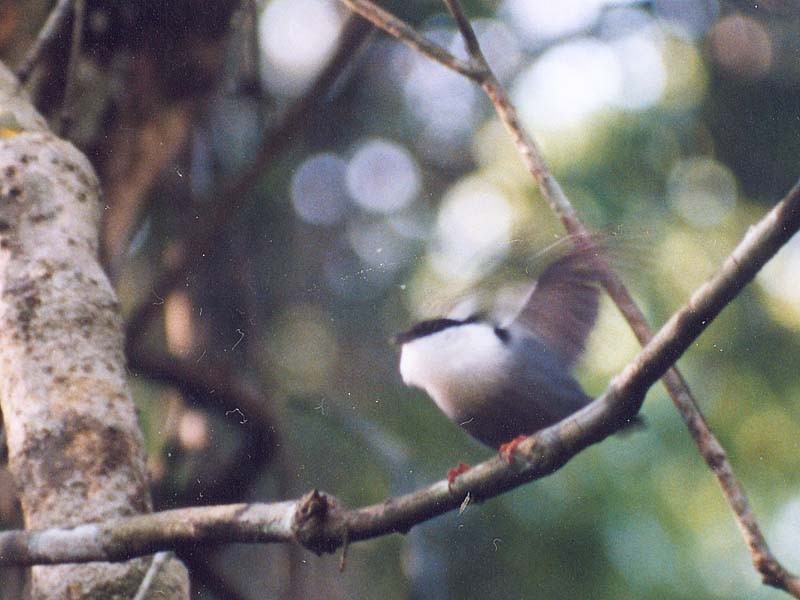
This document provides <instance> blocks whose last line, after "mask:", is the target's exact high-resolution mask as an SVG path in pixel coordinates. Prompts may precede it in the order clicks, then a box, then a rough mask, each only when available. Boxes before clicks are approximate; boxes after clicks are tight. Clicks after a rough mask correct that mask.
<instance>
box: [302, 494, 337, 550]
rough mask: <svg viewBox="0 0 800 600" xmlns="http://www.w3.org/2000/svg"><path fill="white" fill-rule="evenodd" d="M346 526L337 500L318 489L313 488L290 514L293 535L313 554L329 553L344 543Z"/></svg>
mask: <svg viewBox="0 0 800 600" xmlns="http://www.w3.org/2000/svg"><path fill="white" fill-rule="evenodd" d="M346 530H347V529H346V526H345V521H344V517H343V516H342V511H341V508H340V506H339V502H338V501H337V500H336V498H334V497H333V496H330V495H328V494H326V493H324V492H320V491H319V490H312V491H310V492H308V493H307V494H306V495H304V496H303V497H302V498H300V500H299V501H298V503H297V508H295V511H294V516H293V517H292V534H293V535H294V537H295V539H296V540H297V541H298V542H299V543H300V544H301V545H302V546H303V547H305V548H308V549H309V550H311V551H312V552H314V553H315V554H318V555H319V554H323V553H332V552H334V551H336V549H337V548H338V547H339V546H341V545H342V544H343V543H344V538H345V532H346Z"/></svg>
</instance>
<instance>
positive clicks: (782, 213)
mask: <svg viewBox="0 0 800 600" xmlns="http://www.w3.org/2000/svg"><path fill="white" fill-rule="evenodd" d="M798 229H800V185H798V186H795V187H794V188H793V189H792V190H791V191H790V192H789V194H788V195H787V196H786V198H784V199H783V200H782V201H781V202H779V203H778V204H777V205H776V206H775V207H774V208H773V209H772V210H771V211H769V213H768V214H767V215H766V216H765V217H764V218H762V219H761V220H760V221H759V223H758V224H756V225H755V226H754V227H752V228H751V229H750V231H749V232H748V233H747V235H746V236H745V237H744V239H743V240H742V241H741V242H740V243H739V245H738V246H737V247H736V248H735V249H734V251H733V252H732V254H731V255H730V256H729V257H728V259H727V260H726V261H725V262H724V263H723V265H722V267H720V269H719V270H718V271H717V272H716V273H715V274H714V276H713V277H712V278H711V279H710V280H709V281H708V282H706V283H705V284H703V285H702V286H700V288H698V289H697V290H696V291H695V292H694V293H693V294H692V296H691V298H690V299H689V301H688V302H687V303H686V304H685V305H684V306H683V307H682V308H681V309H680V310H679V311H678V312H676V313H675V314H674V315H673V316H672V317H671V318H670V319H669V321H667V323H666V324H665V325H664V327H662V328H661V330H660V331H659V332H658V333H657V334H656V335H655V336H653V339H652V340H651V342H650V343H649V344H647V346H645V347H644V348H643V349H642V350H641V352H639V354H637V356H636V357H635V358H634V359H633V360H632V361H631V362H630V363H629V364H628V365H627V366H626V367H625V369H623V371H622V372H621V373H620V374H619V375H618V376H617V377H616V378H614V380H613V381H612V383H611V384H610V385H609V387H608V389H607V390H606V391H605V392H604V393H603V395H602V396H600V397H599V398H597V399H596V400H595V401H593V402H592V403H591V404H589V405H588V406H586V407H584V408H583V409H581V410H580V411H578V412H577V413H575V414H574V415H572V416H570V417H567V418H566V419H565V420H563V421H561V422H560V423H557V424H555V425H553V426H552V427H548V428H546V429H543V430H541V431H539V432H538V433H536V434H534V435H532V436H530V437H529V438H527V439H526V440H525V441H523V442H522V443H521V444H520V445H519V446H518V448H517V452H516V454H515V458H516V459H517V460H515V461H513V462H512V463H511V464H509V463H508V462H506V461H505V460H504V459H502V458H500V457H499V456H494V457H493V458H491V459H490V460H487V461H485V462H483V463H480V464H478V465H476V466H474V467H473V468H472V469H470V470H469V471H467V472H466V473H464V474H463V475H461V476H459V477H458V479H456V481H455V482H454V483H453V485H452V486H450V484H449V483H448V482H447V481H446V480H442V481H439V482H437V483H435V484H433V485H431V486H428V487H426V488H423V489H421V490H417V491H416V492H413V493H411V494H407V495H405V496H400V497H397V498H391V499H388V500H386V501H384V502H381V503H378V504H374V505H371V506H365V507H362V508H357V509H352V510H348V509H345V508H343V507H342V506H341V505H340V504H339V503H338V502H337V501H336V499H335V498H333V497H331V496H328V495H326V494H323V493H320V492H318V491H316V490H314V491H313V492H310V493H308V494H306V495H305V496H303V497H302V498H300V499H299V500H292V501H286V502H278V503H272V504H234V505H226V506H211V507H195V508H184V509H177V510H169V511H163V512H159V513H153V514H148V515H137V516H133V517H126V518H121V519H114V520H110V521H105V522H101V523H88V524H84V525H79V526H77V527H74V528H71V529H47V530H41V531H6V532H2V533H0V566H3V565H33V564H58V563H64V562H91V561H119V560H127V559H129V558H132V557H135V556H143V555H146V554H151V553H153V552H155V551H159V550H167V549H175V548H179V547H181V546H183V545H185V544H187V543H191V544H195V545H196V544H219V543H227V542H243V543H281V542H290V541H296V542H299V543H300V544H302V545H303V546H304V547H306V548H308V549H310V550H312V551H314V552H317V553H322V552H334V551H335V550H336V549H337V548H339V547H341V546H342V545H343V544H344V543H345V541H347V543H348V544H351V543H353V542H356V541H360V540H366V539H370V538H374V537H378V536H382V535H386V534H389V533H396V532H406V531H408V530H409V529H410V528H411V527H413V526H414V525H417V524H419V523H421V522H423V521H426V520H429V519H432V518H433V517H435V516H438V515H441V514H443V513H445V512H449V511H452V510H458V508H459V507H460V506H461V504H462V499H463V498H464V496H465V495H466V494H469V495H470V497H471V498H472V499H474V500H476V501H481V500H485V499H487V498H490V497H493V496H497V495H499V494H501V493H503V492H505V491H507V490H510V489H513V488H515V487H519V486H520V485H523V484H524V483H526V482H529V481H533V480H535V479H541V478H542V477H546V476H547V475H550V474H552V473H553V472H555V471H557V470H558V469H560V468H561V467H562V466H564V465H565V464H566V463H567V462H568V461H569V460H570V459H571V458H572V457H573V456H575V455H576V454H578V453H579V452H580V451H581V450H583V449H585V448H586V447H588V446H590V445H592V444H595V443H597V442H599V441H601V440H603V439H605V438H606V437H608V436H609V435H611V434H612V433H614V432H615V431H616V430H617V429H619V427H620V426H622V425H623V424H624V423H625V422H626V421H627V420H628V419H629V418H631V417H632V416H634V415H635V414H636V413H637V412H638V411H639V409H640V408H641V405H642V402H643V400H644V397H645V394H646V392H647V390H648V389H649V387H650V386H652V385H653V384H654V383H655V382H656V381H658V379H659V378H660V377H661V376H662V375H663V374H664V372H665V371H666V370H667V369H668V368H669V366H670V365H671V364H673V363H674V361H675V360H677V358H678V357H679V356H680V355H681V354H682V353H683V352H685V351H686V350H687V349H688V348H689V347H690V346H691V345H692V344H693V343H694V341H695V340H696V339H697V338H698V337H699V336H700V334H701V333H702V332H703V331H704V330H705V328H706V327H708V325H709V324H710V323H711V321H712V320H713V319H714V318H715V317H716V316H717V315H718V314H719V313H720V312H721V311H722V309H723V308H724V307H725V306H726V305H727V304H728V303H730V302H731V300H733V298H735V297H736V295H737V294H738V293H739V292H741V290H742V289H743V288H744V287H745V286H746V285H747V284H748V283H749V282H750V281H751V280H752V279H753V277H754V276H755V274H756V273H757V272H758V271H759V270H760V269H761V268H762V267H763V266H764V264H766V262H767V261H768V260H769V259H770V258H771V257H772V256H773V255H774V254H775V253H776V252H777V251H778V250H779V249H780V247H781V246H782V245H783V244H784V243H786V241H788V240H789V238H791V237H792V235H793V234H794V233H796V232H797V230H798ZM775 577H776V580H775V581H774V582H772V581H767V583H770V584H771V585H775V584H776V583H778V581H780V586H779V587H781V588H782V589H784V590H786V591H787V592H789V593H790V594H792V595H794V596H798V595H800V580H798V579H797V578H795V577H793V576H791V575H789V574H788V573H786V572H785V571H780V572H776V573H775Z"/></svg>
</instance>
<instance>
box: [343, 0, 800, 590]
mask: <svg viewBox="0 0 800 600" xmlns="http://www.w3.org/2000/svg"><path fill="white" fill-rule="evenodd" d="M341 1H342V2H343V3H344V4H346V5H347V6H349V7H350V8H351V9H353V10H356V11H357V12H358V13H359V14H362V15H364V16H365V17H366V16H367V15H366V13H369V12H377V13H378V14H380V15H381V18H379V19H370V20H371V21H372V22H373V23H375V25H377V26H378V27H381V29H383V30H384V31H386V32H387V33H389V34H390V35H393V36H394V37H396V38H397V39H399V40H401V41H403V42H405V43H410V42H409V34H408V32H405V33H403V34H402V35H401V34H398V33H397V30H398V29H397V27H394V26H392V27H389V26H388V23H389V22H390V20H391V22H392V23H394V22H396V21H398V19H397V18H396V17H394V16H393V15H389V14H388V13H385V11H383V10H382V9H379V8H377V7H375V6H374V5H373V4H372V3H371V2H369V0H360V1H359V2H353V1H352V0H341ZM443 2H444V4H445V5H446V6H447V8H448V10H449V11H450V13H451V14H452V15H453V18H454V20H455V21H456V24H457V26H458V28H459V31H460V32H461V34H462V36H463V37H464V41H465V45H466V47H467V51H468V52H469V54H470V57H471V59H472V63H473V64H474V65H475V73H476V74H477V75H476V76H471V75H469V74H467V73H462V74H464V75H466V76H467V77H469V78H470V79H473V80H474V81H477V82H478V83H479V84H480V85H481V87H482V88H483V90H484V92H485V93H486V95H487V96H488V97H489V100H490V101H491V102H492V105H493V106H494V108H495V111H496V112H497V115H498V116H499V117H500V120H501V121H502V122H503V124H504V125H505V127H506V129H507V130H508V131H509V133H510V134H511V137H512V139H513V140H514V143H515V144H516V146H517V149H518V151H519V153H520V156H521V157H522V160H523V162H524V163H525V166H526V167H527V168H528V171H529V172H530V173H531V175H532V176H533V177H534V179H535V180H536V182H537V184H538V186H539V190H540V191H541V194H542V196H543V197H544V199H545V200H546V201H547V203H548V204H549V205H550V207H551V209H552V210H553V211H554V212H555V213H556V214H557V215H558V216H559V218H560V219H561V221H562V223H563V225H564V227H565V229H566V230H567V231H568V232H569V233H570V234H571V235H575V236H578V237H579V238H582V239H585V240H589V239H590V238H589V234H588V231H587V229H586V227H585V226H584V225H583V223H581V221H580V219H579V218H578V215H577V213H576V212H575V209H574V208H573V207H572V204H571V203H570V202H569V199H568V198H567V197H566V195H565V194H564V192H563V190H562V189H561V186H560V185H559V183H558V181H557V180H556V178H555V177H554V176H553V174H552V172H551V171H550V169H549V168H548V166H547V163H546V162H545V160H544V158H543V157H542V154H541V152H540V151H539V149H538V147H537V146H536V143H535V142H534V141H533V139H532V138H531V137H530V136H529V135H528V134H527V132H526V131H525V130H524V129H523V127H522V125H521V124H520V121H519V117H518V116H517V112H516V109H515V108H514V105H513V104H512V103H511V101H510V99H509V98H508V95H507V94H506V92H505V90H504V89H503V87H502V86H501V85H500V83H499V81H498V80H497V78H496V77H495V75H494V73H493V72H492V71H491V69H490V67H489V65H488V63H487V62H486V59H485V58H484V56H483V53H482V51H481V48H480V44H479V43H478V40H477V36H476V35H475V32H474V31H473V29H472V26H471V25H470V23H469V21H468V19H467V18H466V16H465V15H464V11H463V9H462V8H461V4H460V3H459V2H458V0H443ZM354 5H357V6H354ZM367 18H369V17H367ZM402 29H403V30H404V31H405V29H412V28H411V27H410V26H409V25H407V24H405V23H403V28H402ZM412 31H413V29H412ZM411 45H412V46H413V44H411ZM423 53H424V54H426V55H428V56H431V55H430V54H428V53H426V52H423ZM431 58H433V59H434V60H438V59H437V58H436V57H435V56H431ZM438 62H441V63H442V64H445V65H446V63H444V62H442V61H440V60H438ZM446 66H447V65H446ZM454 70H456V69H454ZM458 72H462V71H458ZM603 285H604V287H605V289H606V290H607V292H608V294H609V296H610V297H611V298H612V300H613V301H614V303H615V304H616V305H617V307H618V308H619V310H620V312H621V313H622V315H623V316H624V317H625V319H626V320H627V321H628V323H629V325H630V326H631V329H632V330H633V331H634V333H635V335H636V337H637V339H638V340H639V342H640V343H641V344H642V345H646V344H647V343H648V342H649V341H650V339H651V338H652V335H653V334H652V331H651V329H650V326H649V325H648V323H647V320H646V319H645V317H644V314H643V313H642V311H641V310H640V309H639V307H638V306H637V305H636V303H635V302H634V301H633V298H632V297H631V295H630V293H629V292H628V290H627V289H626V288H625V285H624V284H623V283H622V281H621V280H620V279H619V277H618V276H617V275H616V274H615V273H614V272H613V271H611V270H610V269H607V272H606V275H605V280H604V282H603ZM663 381H664V386H665V387H666V388H667V391H668V392H669V395H670V397H671V398H672V401H673V403H674V404H675V406H676V407H677V408H678V411H679V412H680V414H681V417H682V418H683V420H684V423H686V426H687V428H688V430H689V433H690V435H691V436H692V438H693V440H694V442H695V445H696V446H697V448H698V450H699V451H700V454H701V455H702V456H703V459H704V460H705V461H706V464H708V465H709V467H710V468H711V469H712V471H713V472H714V474H715V475H716V477H717V480H718V481H719V484H720V486H721V488H722V492H723V495H724V496H725V499H726V501H727V502H728V504H729V505H730V507H731V510H732V511H733V513H734V516H735V518H736V521H737V524H738V526H739V528H740V530H741V531H742V534H743V536H744V538H745V542H746V543H747V545H748V548H749V549H750V553H751V557H752V560H753V564H754V565H755V567H756V569H757V570H758V571H759V572H760V573H761V574H762V578H763V581H764V582H765V583H767V584H769V585H772V586H774V587H778V588H780V589H784V590H786V591H788V592H789V593H792V594H793V595H796V596H797V597H800V595H797V594H796V593H795V592H792V591H791V590H790V588H791V586H792V585H793V584H791V581H794V580H795V579H794V576H792V575H790V574H789V573H788V572H787V571H786V570H785V569H784V568H783V567H782V566H781V565H780V564H779V563H778V562H777V560H776V559H775V558H774V556H773V555H772V553H771V552H770V550H769V547H768V546H767V544H766V540H765V539H764V536H763V534H762V533H761V530H760V528H759V526H758V523H757V521H756V520H755V516H754V514H753V511H752V509H751V508H750V504H749V501H748V499H747V495H746V493H745V492H744V489H743V487H742V486H741V484H740V483H739V481H738V480H737V479H736V476H735V475H734V473H733V469H732V467H731V465H730V463H729V462H728V459H727V455H726V453H725V451H724V448H723V447H722V445H721V444H720V443H719V441H718V440H717V438H716V437H715V436H714V434H713V433H712V432H711V429H710V427H709V426H708V423H707V422H706V420H705V418H704V417H703V414H702V412H701V411H700V409H699V407H698V405H697V402H696V401H695V399H694V397H693V396H692V393H691V391H690V390H689V387H688V385H687V384H686V382H685V380H684V379H683V376H682V375H681V374H680V372H678V370H677V369H675V368H671V369H669V370H668V371H666V373H665V374H664V380H663Z"/></svg>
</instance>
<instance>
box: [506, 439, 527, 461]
mask: <svg viewBox="0 0 800 600" xmlns="http://www.w3.org/2000/svg"><path fill="white" fill-rule="evenodd" d="M526 439H528V436H527V435H518V436H517V437H515V438H514V439H513V440H511V441H510V442H506V443H505V444H503V445H502V446H500V458H502V459H503V460H504V461H506V462H507V463H509V464H511V460H512V459H513V455H514V452H516V451H517V446H519V445H520V444H521V443H522V442H524V441H525V440H526Z"/></svg>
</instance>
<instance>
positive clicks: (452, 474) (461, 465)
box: [447, 462, 471, 492]
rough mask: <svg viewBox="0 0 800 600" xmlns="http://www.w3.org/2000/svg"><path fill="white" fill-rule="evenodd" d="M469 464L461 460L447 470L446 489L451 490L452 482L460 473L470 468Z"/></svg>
mask: <svg viewBox="0 0 800 600" xmlns="http://www.w3.org/2000/svg"><path fill="white" fill-rule="evenodd" d="M470 468H471V467H470V466H469V465H468V464H465V463H463V462H460V463H458V464H457V465H456V466H455V467H454V468H452V469H450V470H449V471H448V472H447V491H448V492H452V491H453V489H452V488H453V482H454V481H455V480H456V477H458V476H459V475H461V474H462V473H466V472H467V471H469V470H470Z"/></svg>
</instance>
